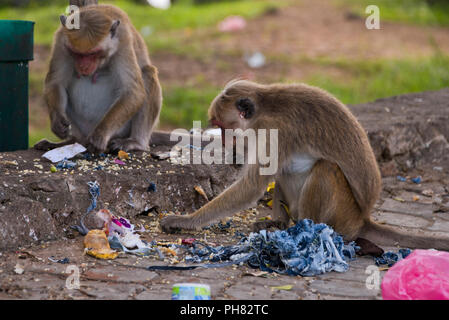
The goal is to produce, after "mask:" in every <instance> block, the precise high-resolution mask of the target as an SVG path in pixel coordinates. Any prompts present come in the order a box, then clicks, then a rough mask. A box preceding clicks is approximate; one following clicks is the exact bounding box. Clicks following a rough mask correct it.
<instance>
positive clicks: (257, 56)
mask: <svg viewBox="0 0 449 320" xmlns="http://www.w3.org/2000/svg"><path fill="white" fill-rule="evenodd" d="M246 63H248V66H249V67H250V68H253V69H257V68H261V67H263V66H264V65H265V63H266V58H265V56H264V55H263V54H262V53H261V52H256V53H254V54H252V55H251V56H249V57H247V58H246Z"/></svg>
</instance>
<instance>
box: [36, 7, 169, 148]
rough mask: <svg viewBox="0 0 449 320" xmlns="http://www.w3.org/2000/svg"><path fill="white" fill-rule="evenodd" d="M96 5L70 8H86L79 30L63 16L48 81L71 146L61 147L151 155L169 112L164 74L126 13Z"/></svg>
mask: <svg viewBox="0 0 449 320" xmlns="http://www.w3.org/2000/svg"><path fill="white" fill-rule="evenodd" d="M96 3H97V0H78V1H75V0H71V1H70V4H75V5H78V6H82V7H81V9H80V16H79V21H80V28H79V29H73V28H67V27H66V24H67V21H69V18H70V19H71V20H70V21H73V20H72V18H73V17H70V16H69V17H65V16H61V23H62V26H61V27H60V28H59V30H58V31H57V32H56V34H55V39H54V45H53V50H52V57H51V60H50V69H49V71H48V74H47V77H46V79H45V93H44V96H45V101H46V104H47V106H48V110H49V113H50V120H51V128H52V131H53V132H54V133H55V134H56V135H57V136H58V137H59V138H61V139H68V140H67V141H66V142H63V143H62V144H59V145H63V144H67V143H73V142H74V141H76V142H79V143H81V144H84V145H86V146H87V147H88V149H89V150H90V151H92V152H103V151H105V150H107V149H109V150H111V151H113V150H117V149H121V150H125V151H130V150H147V149H148V148H149V141H150V137H151V133H152V130H153V127H154V126H155V124H156V122H157V121H158V118H159V113H160V109H161V105H162V93H161V87H160V84H159V79H158V75H157V69H156V68H155V67H154V66H153V65H152V64H151V61H150V58H149V55H148V51H147V48H146V46H145V42H144V40H143V39H142V37H141V36H140V34H139V33H138V32H137V30H136V29H135V28H134V26H133V25H132V23H131V21H130V20H129V18H128V16H127V15H126V13H125V12H123V11H122V10H120V9H119V8H117V7H115V6H111V5H96ZM72 14H75V13H72ZM55 146H58V145H54V144H51V143H49V142H48V141H43V142H40V143H38V145H37V146H35V147H37V148H39V149H45V148H49V147H55Z"/></svg>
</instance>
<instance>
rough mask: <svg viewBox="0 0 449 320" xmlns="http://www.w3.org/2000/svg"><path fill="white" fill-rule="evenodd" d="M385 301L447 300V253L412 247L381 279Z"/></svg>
mask: <svg viewBox="0 0 449 320" xmlns="http://www.w3.org/2000/svg"><path fill="white" fill-rule="evenodd" d="M381 287H382V297H383V298H384V299H385V300H449V252H443V251H437V250H414V251H413V252H412V253H411V254H410V255H409V256H408V257H407V258H405V259H403V260H401V261H399V262H397V263H396V264H395V265H394V266H393V267H392V268H391V269H390V270H388V272H387V273H386V274H385V276H384V278H383V281H382V285H381Z"/></svg>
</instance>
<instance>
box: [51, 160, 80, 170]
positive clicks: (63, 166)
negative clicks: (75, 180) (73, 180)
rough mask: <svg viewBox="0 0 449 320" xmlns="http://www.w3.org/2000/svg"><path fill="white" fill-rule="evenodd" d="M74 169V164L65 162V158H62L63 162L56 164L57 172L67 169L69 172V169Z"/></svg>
mask: <svg viewBox="0 0 449 320" xmlns="http://www.w3.org/2000/svg"><path fill="white" fill-rule="evenodd" d="M75 167H76V163H75V162H73V161H69V160H67V158H64V160H62V161H59V162H58V163H57V164H56V168H57V169H59V170H61V169H69V170H71V169H73V168H75Z"/></svg>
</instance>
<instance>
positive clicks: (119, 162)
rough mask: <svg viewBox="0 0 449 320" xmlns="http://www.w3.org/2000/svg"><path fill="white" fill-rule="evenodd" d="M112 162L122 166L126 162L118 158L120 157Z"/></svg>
mask: <svg viewBox="0 0 449 320" xmlns="http://www.w3.org/2000/svg"><path fill="white" fill-rule="evenodd" d="M114 163H115V164H119V165H121V166H124V165H126V163H124V162H123V161H122V160H120V159H115V160H114Z"/></svg>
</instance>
